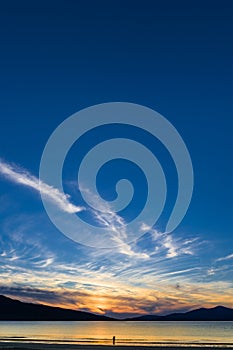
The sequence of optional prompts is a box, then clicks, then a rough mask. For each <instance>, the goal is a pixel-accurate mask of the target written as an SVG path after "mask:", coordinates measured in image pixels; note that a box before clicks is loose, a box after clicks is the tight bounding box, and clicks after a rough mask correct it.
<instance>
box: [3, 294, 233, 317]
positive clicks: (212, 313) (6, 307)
mask: <svg viewBox="0 0 233 350" xmlns="http://www.w3.org/2000/svg"><path fill="white" fill-rule="evenodd" d="M0 321H116V319H114V318H111V317H106V316H101V315H95V314H92V313H89V312H83V311H75V310H69V309H62V308H59V307H52V306H46V305H42V304H31V303H24V302H21V301H19V300H15V299H11V298H8V297H5V296H3V295H0ZM125 321H233V309H230V308H227V307H224V306H216V307H214V308H211V309H205V308H201V309H197V310H193V311H188V312H185V313H173V314H169V315H166V316H158V315H144V316H138V317H133V318H127V319H125Z"/></svg>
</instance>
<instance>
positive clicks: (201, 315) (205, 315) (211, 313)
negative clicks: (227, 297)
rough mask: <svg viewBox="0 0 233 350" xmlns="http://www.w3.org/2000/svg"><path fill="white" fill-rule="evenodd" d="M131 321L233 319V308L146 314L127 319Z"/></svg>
mask: <svg viewBox="0 0 233 350" xmlns="http://www.w3.org/2000/svg"><path fill="white" fill-rule="evenodd" d="M127 320H130V321H233V309H230V308H227V307H224V306H216V307H213V308H211V309H205V308H201V309H197V310H193V311H188V312H185V313H174V314H169V315H166V316H157V315H145V316H139V317H133V318H130V319H127Z"/></svg>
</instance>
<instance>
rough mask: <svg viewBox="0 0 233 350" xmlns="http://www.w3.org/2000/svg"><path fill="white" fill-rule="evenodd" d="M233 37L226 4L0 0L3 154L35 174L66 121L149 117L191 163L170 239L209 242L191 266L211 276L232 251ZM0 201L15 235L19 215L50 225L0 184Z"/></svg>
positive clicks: (23, 194) (33, 201)
mask: <svg viewBox="0 0 233 350" xmlns="http://www.w3.org/2000/svg"><path fill="white" fill-rule="evenodd" d="M232 29H233V28H232V2H231V1H230V0H229V1H228V0H223V1H221V2H220V1H215V0H214V1H208V0H206V1H200V0H197V1H179V0H178V1H171V0H170V1H98V2H97V1H88V2H85V1H68V2H65V1H46V2H45V1H40V2H31V1H21V2H17V1H9V2H5V3H1V8H0V41H1V55H0V77H1V79H0V93H1V104H0V115H1V129H0V157H1V158H2V159H3V160H4V161H5V162H8V163H11V162H13V163H16V164H18V165H20V166H22V167H23V168H25V169H27V170H28V171H29V172H30V173H31V174H33V175H35V176H38V173H39V164H40V157H41V154H42V151H43V148H44V146H45V143H46V141H47V139H48V138H49V136H50V134H51V133H52V132H53V130H54V129H55V128H56V127H57V126H58V125H59V124H60V123H61V122H62V121H63V120H65V119H66V118H67V117H68V116H70V115H71V114H73V113H75V112H77V111H78V110H80V109H82V108H85V107H88V106H91V105H94V104H98V103H103V102H112V101H126V102H133V103H138V104H141V105H145V106H148V107H150V108H152V109H155V110H156V111H158V112H159V113H161V114H162V115H164V116H165V117H166V118H167V119H168V120H169V121H170V122H171V123H172V124H173V125H174V126H175V127H176V128H177V130H178V131H179V133H180V134H181V135H182V137H183V139H184V141H185V143H186V145H187V147H188V149H189V152H190V155H191V158H192V162H193V168H194V176H195V188H194V194H193V199H192V203H191V205H190V208H189V211H188V213H187V215H186V217H185V218H184V220H183V222H182V223H181V225H180V227H179V228H178V229H177V235H178V236H179V235H182V236H185V235H186V233H187V235H188V236H189V235H191V236H192V237H193V236H197V237H198V238H201V240H202V242H206V243H205V244H206V247H208V249H210V251H209V255H208V254H207V255H208V256H207V257H206V255H205V254H203V255H200V256H198V257H197V260H198V261H204V263H205V261H206V259H209V260H208V261H209V262H208V264H209V265H208V266H209V268H212V267H211V264H212V263H213V261H214V259H221V257H226V256H229V255H231V254H232V253H233V250H232V244H233V239H232V229H233V222H232V210H233V205H232V202H233V201H232V193H233V192H232V191H233V183H232V178H233V172H232V150H233V144H232V131H233V125H232V113H233V104H232V92H233V63H232V62H233V55H232V43H233V40H232V33H233V30H232ZM67 176H68V175H67ZM0 193H1V206H2V209H1V222H2V227H5V226H6V224H5V223H6V222H8V221H10V222H11V224H12V225H13V222H14V219H13V218H15V220H16V221H15V228H14V230H15V231H17V227H18V226H17V225H18V223H17V218H18V217H19V216H20V215H24V216H25V217H27V215H32V214H33V215H37V214H38V215H43V217H44V219H43V220H45V221H46V220H47V219H46V215H45V213H44V212H43V208H42V204H41V202H40V199H39V197H38V195H37V197H36V195H33V194H28V191H27V189H25V188H23V187H20V188H19V187H18V185H15V184H12V183H10V182H8V181H7V180H6V179H3V178H2V179H1V182H0ZM13 202H14V204H13ZM15 202H16V203H15ZM7 203H8V204H9V205H8V204H7ZM35 213H36V214H35ZM7 220H8V221H7ZM46 225H49V223H46ZM49 227H50V228H49V229H50V230H51V231H53V230H55V229H54V228H52V225H51V226H49ZM3 231H4V229H3V230H2V232H3ZM4 232H5V231H4ZM4 234H5V233H4ZM56 235H58V236H59V233H58V232H56ZM179 237H180V236H179ZM6 241H7V242H8V243H9V242H10V238H8V239H7V238H6ZM48 244H49V245H51V244H52V243H51V242H49V243H48ZM67 244H68V243H67ZM203 244H204V243H203ZM145 246H147V245H146V244H145ZM206 247H205V248H204V250H206ZM59 249H61V248H58V250H59ZM2 250H3V251H4V250H5V249H4V247H3V248H2ZM212 254H213V256H212ZM25 259H26V258H25ZM220 261H221V260H220ZM223 261H224V260H223ZM230 263H231V264H232V260H229V264H230ZM3 264H4V262H3ZM227 271H228V270H227ZM228 272H229V271H228ZM12 274H13V272H12ZM210 275H211V274H210ZM228 277H229V275H228ZM215 279H216V280H218V277H217V276H216V275H215ZM223 279H224V280H225V277H224V278H223ZM4 283H5V282H4ZM4 283H3V282H2V284H4ZM7 283H9V284H10V282H7ZM7 283H6V284H7ZM4 285H5V284H4Z"/></svg>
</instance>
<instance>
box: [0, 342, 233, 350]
mask: <svg viewBox="0 0 233 350" xmlns="http://www.w3.org/2000/svg"><path fill="white" fill-rule="evenodd" d="M114 348H115V349H116V350H132V349H137V350H156V349H157V350H190V348H191V349H195V350H200V349H205V350H213V349H221V350H229V349H233V346H228V347H222V346H221V347H219V346H216V347H209V346H202V347H201V346H192V347H186V346H182V347H177V346H175V347H172V346H159V345H154V346H132V345H129V346H122V345H114V346H113V345H76V344H68V345H67V344H41V343H33V344H30V343H27V344H23V343H18V342H17V344H15V343H10V342H9V343H3V342H0V350H7V349H9V350H10V349H11V350H27V349H30V350H46V349H47V350H49V349H53V350H55V349H56V350H82V349H83V350H113V349H114Z"/></svg>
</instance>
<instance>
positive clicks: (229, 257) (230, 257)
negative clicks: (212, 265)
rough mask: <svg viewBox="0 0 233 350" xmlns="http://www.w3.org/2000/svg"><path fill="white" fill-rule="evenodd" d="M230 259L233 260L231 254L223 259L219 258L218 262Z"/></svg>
mask: <svg viewBox="0 0 233 350" xmlns="http://www.w3.org/2000/svg"><path fill="white" fill-rule="evenodd" d="M230 259H233V254H229V255H227V256H223V257H222V258H218V259H217V260H216V261H226V260H230Z"/></svg>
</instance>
